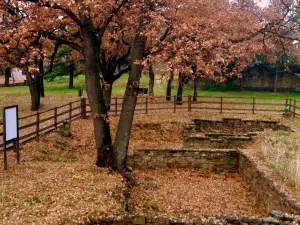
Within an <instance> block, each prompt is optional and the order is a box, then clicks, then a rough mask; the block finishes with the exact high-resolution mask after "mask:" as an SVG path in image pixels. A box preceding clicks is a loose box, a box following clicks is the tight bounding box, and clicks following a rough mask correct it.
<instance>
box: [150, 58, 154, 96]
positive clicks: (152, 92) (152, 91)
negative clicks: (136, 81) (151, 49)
mask: <svg viewBox="0 0 300 225" xmlns="http://www.w3.org/2000/svg"><path fill="white" fill-rule="evenodd" d="M153 88H154V71H153V67H152V63H151V62H150V65H149V96H154V90H153Z"/></svg>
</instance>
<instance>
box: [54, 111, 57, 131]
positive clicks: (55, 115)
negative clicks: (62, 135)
mask: <svg viewBox="0 0 300 225" xmlns="http://www.w3.org/2000/svg"><path fill="white" fill-rule="evenodd" d="M54 127H55V130H57V107H55V108H54Z"/></svg>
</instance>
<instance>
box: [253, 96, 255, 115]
mask: <svg viewBox="0 0 300 225" xmlns="http://www.w3.org/2000/svg"><path fill="white" fill-rule="evenodd" d="M254 113H255V97H253V108H252V114H254Z"/></svg>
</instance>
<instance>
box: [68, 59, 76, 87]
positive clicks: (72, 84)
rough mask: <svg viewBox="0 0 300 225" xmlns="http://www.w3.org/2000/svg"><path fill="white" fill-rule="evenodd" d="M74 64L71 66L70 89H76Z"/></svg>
mask: <svg viewBox="0 0 300 225" xmlns="http://www.w3.org/2000/svg"><path fill="white" fill-rule="evenodd" d="M74 69H75V68H74V63H71V65H70V71H69V72H70V77H69V89H72V88H74Z"/></svg>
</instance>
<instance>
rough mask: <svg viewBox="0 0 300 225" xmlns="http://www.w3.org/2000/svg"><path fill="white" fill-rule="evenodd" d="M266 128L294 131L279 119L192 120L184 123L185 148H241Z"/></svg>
mask: <svg viewBox="0 0 300 225" xmlns="http://www.w3.org/2000/svg"><path fill="white" fill-rule="evenodd" d="M265 129H272V130H284V131H292V130H291V128H290V127H287V126H285V125H282V124H280V123H279V122H278V121H265V120H242V119H235V118H224V119H223V120H198V119H195V120H192V121H191V122H188V123H186V124H185V125H184V133H183V147H184V148H198V147H200V148H209V149H222V148H225V149H226V148H239V147H244V146H245V145H246V144H247V143H249V142H251V141H252V138H253V137H254V136H257V135H258V134H259V133H260V132H262V131H264V130H265Z"/></svg>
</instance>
